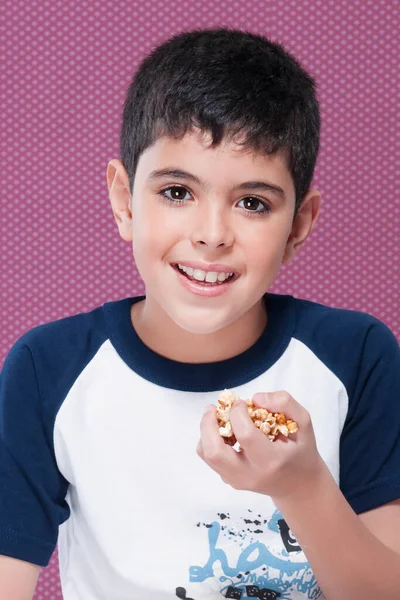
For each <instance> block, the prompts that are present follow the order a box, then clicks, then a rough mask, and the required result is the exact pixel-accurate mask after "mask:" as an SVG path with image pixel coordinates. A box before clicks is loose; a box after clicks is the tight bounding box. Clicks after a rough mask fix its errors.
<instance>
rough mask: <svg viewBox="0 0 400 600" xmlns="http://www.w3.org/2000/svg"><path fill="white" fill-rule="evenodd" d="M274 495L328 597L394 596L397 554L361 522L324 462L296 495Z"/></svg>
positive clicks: (391, 599) (383, 599)
mask: <svg viewBox="0 0 400 600" xmlns="http://www.w3.org/2000/svg"><path fill="white" fill-rule="evenodd" d="M273 500H274V502H275V504H276V506H277V508H278V509H279V511H280V512H281V513H282V515H283V517H284V518H285V520H286V522H287V523H288V525H289V527H290V528H291V530H292V532H293V534H294V535H295V536H296V539H297V541H298V542H299V544H300V546H301V548H302V550H303V551H304V553H305V555H306V557H307V559H308V561H309V562H310V565H311V568H312V569H313V572H314V574H315V576H316V578H317V581H318V583H319V585H320V587H321V589H322V591H323V593H324V595H325V596H326V598H327V600H376V598H379V599H380V600H398V598H399V597H400V584H399V572H400V555H398V554H396V553H395V552H394V551H393V550H391V549H389V548H388V547H386V546H385V545H384V544H383V543H382V542H380V541H379V540H378V539H377V538H376V537H375V536H374V535H373V534H372V533H371V532H370V531H369V530H368V529H367V527H366V526H365V525H364V524H363V523H362V521H361V520H360V519H359V517H358V516H357V515H356V514H355V513H354V511H353V510H352V508H351V507H350V505H349V504H348V503H347V501H346V500H345V498H344V496H343V494H342V493H341V491H340V489H339V487H338V486H337V484H336V482H335V480H334V479H333V477H332V476H331V474H330V472H329V470H328V468H327V467H326V465H325V463H322V464H321V468H320V472H319V474H318V476H317V478H316V480H314V481H313V482H310V483H309V484H308V485H307V486H306V487H305V488H302V489H301V490H300V489H299V490H298V492H297V493H296V494H295V495H294V496H292V497H290V498H273Z"/></svg>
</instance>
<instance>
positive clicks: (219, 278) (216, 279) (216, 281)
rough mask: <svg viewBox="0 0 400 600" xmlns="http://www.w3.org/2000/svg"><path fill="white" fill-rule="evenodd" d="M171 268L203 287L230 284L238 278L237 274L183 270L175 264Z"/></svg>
mask: <svg viewBox="0 0 400 600" xmlns="http://www.w3.org/2000/svg"><path fill="white" fill-rule="evenodd" d="M171 266H172V268H173V269H175V271H178V273H180V275H183V276H184V277H186V279H188V280H189V281H192V282H193V283H195V284H197V285H200V286H204V287H218V286H221V285H224V284H227V283H230V282H232V281H234V280H235V279H237V278H238V277H239V275H238V274H237V273H216V272H209V273H206V272H205V271H201V270H200V269H188V270H183V269H182V267H181V266H179V265H178V264H177V263H174V264H171ZM207 279H208V281H207Z"/></svg>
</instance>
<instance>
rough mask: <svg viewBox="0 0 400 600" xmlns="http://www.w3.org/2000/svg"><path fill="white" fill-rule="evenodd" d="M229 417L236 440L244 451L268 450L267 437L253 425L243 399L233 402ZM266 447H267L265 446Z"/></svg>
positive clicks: (250, 452) (252, 452) (257, 451)
mask: <svg viewBox="0 0 400 600" xmlns="http://www.w3.org/2000/svg"><path fill="white" fill-rule="evenodd" d="M229 418H230V421H231V424H232V429H233V432H234V434H235V436H236V439H237V441H238V442H239V444H240V446H241V447H242V448H243V450H244V451H245V453H249V454H250V455H251V454H254V453H255V452H256V453H257V454H258V453H259V452H263V453H265V452H266V451H268V450H269V448H268V447H267V446H268V445H269V440H268V438H267V437H266V436H265V435H264V434H263V433H262V432H261V431H260V430H259V429H257V427H256V426H255V425H254V423H253V421H252V420H251V419H250V416H249V413H248V410H247V405H246V403H245V402H244V401H243V400H239V401H238V402H235V403H234V405H233V406H232V408H231V410H230V411H229ZM266 447H267V448H266Z"/></svg>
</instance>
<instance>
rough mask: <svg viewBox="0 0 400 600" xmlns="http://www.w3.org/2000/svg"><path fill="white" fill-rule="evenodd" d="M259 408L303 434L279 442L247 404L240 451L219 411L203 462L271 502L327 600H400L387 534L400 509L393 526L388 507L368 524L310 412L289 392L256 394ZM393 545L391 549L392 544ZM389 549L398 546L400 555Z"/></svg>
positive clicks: (397, 563) (398, 567)
mask: <svg viewBox="0 0 400 600" xmlns="http://www.w3.org/2000/svg"><path fill="white" fill-rule="evenodd" d="M253 402H254V404H256V405H257V406H260V407H263V408H268V409H269V410H270V411H271V412H283V413H285V414H286V415H290V417H291V418H293V419H294V420H295V421H296V422H297V423H298V425H299V433H298V434H295V435H294V436H292V437H291V438H288V439H286V440H281V442H279V441H278V442H275V443H271V442H270V441H269V440H268V439H267V438H266V437H265V436H264V435H263V434H262V433H261V432H260V431H259V430H258V429H257V428H256V427H254V425H253V423H252V421H251V419H250V417H249V416H248V413H247V406H246V404H245V403H244V402H243V401H240V402H237V403H235V404H234V406H233V408H232V409H231V411H230V420H231V423H232V427H233V431H234V433H235V436H236V438H237V440H238V442H239V443H240V445H241V447H242V450H243V451H242V452H240V453H238V452H236V451H235V450H234V449H233V448H231V447H230V446H227V445H226V444H225V443H224V442H223V440H222V438H221V437H220V436H219V433H218V424H217V421H216V415H215V408H214V407H212V406H211V407H210V408H209V409H208V410H207V412H206V413H205V415H204V416H203V419H202V423H201V440H200V443H199V446H198V449H197V452H198V454H199V456H200V457H201V458H202V459H203V460H204V461H205V462H206V463H207V464H208V465H209V466H210V467H211V468H212V469H214V470H215V471H216V472H217V473H218V474H219V475H220V476H221V478H222V480H223V481H224V482H225V483H228V484H230V485H231V486H232V487H233V488H235V489H238V490H249V491H253V492H257V493H259V494H265V495H269V496H271V498H272V499H273V501H274V503H275V505H276V506H277V508H278V509H279V510H280V511H281V513H282V514H283V516H284V518H285V520H286V521H287V523H288V525H289V526H290V528H291V529H292V531H293V533H294V535H295V536H296V538H297V540H298V542H299V544H300V546H301V547H302V550H303V551H304V553H305V555H306V556H307V559H308V561H309V562H310V565H311V567H312V569H313V571H314V573H315V576H316V578H317V580H318V583H319V585H320V587H321V588H322V590H323V592H324V594H325V595H326V597H327V600H375V599H376V598H379V599H380V600H397V599H398V598H399V583H398V573H399V571H400V548H399V547H398V546H399V545H398V543H397V546H396V544H395V543H394V542H393V539H391V540H390V539H389V534H388V533H387V531H388V530H389V527H390V526H391V527H392V528H393V530H398V529H399V527H400V510H397V511H396V513H393V511H391V512H392V515H391V516H392V517H394V520H393V521H392V523H391V524H390V523H388V521H387V518H386V519H385V518H384V517H382V515H383V512H382V511H383V510H385V513H386V516H387V514H388V512H387V507H381V509H380V512H378V510H375V511H371V513H370V514H369V516H364V523H363V520H362V519H361V518H360V517H358V516H357V515H356V513H355V512H354V511H353V510H352V508H351V507H350V505H349V504H348V503H347V501H346V500H345V498H344V496H343V494H342V492H341V491H340V489H339V487H338V486H337V484H336V482H335V480H334V479H333V478H332V476H331V474H330V472H329V470H328V467H327V466H326V464H325V463H324V462H323V460H322V458H321V456H320V455H319V453H318V451H317V448H316V442H315V436H314V432H313V428H312V423H311V418H310V415H309V413H308V412H307V411H306V410H305V409H304V408H303V407H302V406H301V405H300V404H298V403H297V402H296V401H295V400H294V399H293V398H292V397H291V396H290V395H289V394H288V393H287V392H274V393H272V394H256V395H255V396H253ZM372 512H373V513H374V515H372ZM378 515H379V518H378ZM382 521H384V524H385V526H384V528H383V532H386V533H384V539H383V538H382V541H380V540H379V539H378V537H377V536H378V533H376V534H375V532H378V531H379V532H380V531H381V529H380V528H381V526H382ZM365 523H368V526H367V525H366V524H365ZM379 535H382V534H381V533H379ZM385 541H386V542H387V543H388V542H390V543H388V545H385V543H384V542H385ZM388 546H391V547H392V548H393V547H394V546H395V547H396V550H398V552H396V551H395V550H394V549H391V548H390V547H388Z"/></svg>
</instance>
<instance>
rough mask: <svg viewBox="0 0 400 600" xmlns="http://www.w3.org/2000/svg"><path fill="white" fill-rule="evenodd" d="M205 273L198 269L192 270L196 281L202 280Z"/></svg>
mask: <svg viewBox="0 0 400 600" xmlns="http://www.w3.org/2000/svg"><path fill="white" fill-rule="evenodd" d="M206 275H207V273H206V272H205V271H200V269H195V270H194V272H193V278H194V279H196V280H197V281H204V280H205V278H206Z"/></svg>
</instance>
